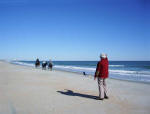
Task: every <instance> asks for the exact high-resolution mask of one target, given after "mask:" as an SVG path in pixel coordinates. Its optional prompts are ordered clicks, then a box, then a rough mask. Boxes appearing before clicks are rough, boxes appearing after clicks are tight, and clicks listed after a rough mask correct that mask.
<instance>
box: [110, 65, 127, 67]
mask: <svg viewBox="0 0 150 114" xmlns="http://www.w3.org/2000/svg"><path fill="white" fill-rule="evenodd" d="M109 66H110V67H124V65H109Z"/></svg>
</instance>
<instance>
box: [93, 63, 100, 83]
mask: <svg viewBox="0 0 150 114" xmlns="http://www.w3.org/2000/svg"><path fill="white" fill-rule="evenodd" d="M99 71H100V62H98V63H97V67H96V72H95V76H94V80H95V79H96V77H98V75H99Z"/></svg>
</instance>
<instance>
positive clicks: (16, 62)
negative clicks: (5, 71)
mask: <svg viewBox="0 0 150 114" xmlns="http://www.w3.org/2000/svg"><path fill="white" fill-rule="evenodd" d="M12 63H13V64H18V65H22V66H31V67H33V66H34V64H29V63H24V62H18V61H15V62H12Z"/></svg>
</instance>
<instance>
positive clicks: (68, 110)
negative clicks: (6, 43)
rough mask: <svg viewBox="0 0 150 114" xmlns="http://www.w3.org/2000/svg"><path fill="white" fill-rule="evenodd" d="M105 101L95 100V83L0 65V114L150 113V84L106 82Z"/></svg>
mask: <svg viewBox="0 0 150 114" xmlns="http://www.w3.org/2000/svg"><path fill="white" fill-rule="evenodd" d="M107 85H108V95H109V99H108V100H107V99H106V100H103V101H100V100H96V99H95V97H97V96H98V86H97V81H94V80H93V78H91V77H85V76H83V75H80V74H76V73H70V72H63V71H56V70H54V71H45V70H41V69H35V68H32V67H26V66H19V65H13V64H10V63H7V62H2V61H1V62H0V114H98V113H99V114H149V113H150V91H149V88H150V84H143V83H135V82H128V81H120V80H114V79H108V80H107Z"/></svg>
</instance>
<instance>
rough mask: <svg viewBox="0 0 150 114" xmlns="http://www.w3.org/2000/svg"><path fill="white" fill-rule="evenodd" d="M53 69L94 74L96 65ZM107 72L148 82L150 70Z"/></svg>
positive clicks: (112, 76)
mask: <svg viewBox="0 0 150 114" xmlns="http://www.w3.org/2000/svg"><path fill="white" fill-rule="evenodd" d="M12 63H13V64H18V65H23V66H30V67H34V64H33V63H25V62H20V61H19V62H18V61H15V62H12ZM121 66H123V65H121ZM113 67H120V65H119V66H118V65H113ZM54 69H56V70H57V69H58V70H64V71H71V72H78V73H83V72H85V73H86V74H90V75H94V73H95V70H96V67H83V66H81V67H80V66H71V65H70V66H69V65H54ZM109 74H110V77H111V78H116V79H122V80H132V81H144V82H150V71H144V70H141V71H138V70H135V71H134V70H124V69H119V68H118V69H111V68H110V69H109Z"/></svg>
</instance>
